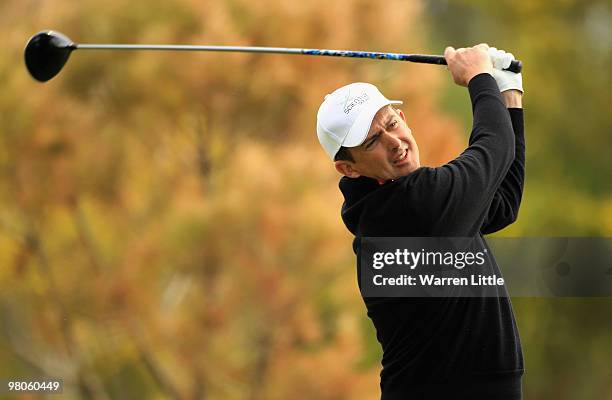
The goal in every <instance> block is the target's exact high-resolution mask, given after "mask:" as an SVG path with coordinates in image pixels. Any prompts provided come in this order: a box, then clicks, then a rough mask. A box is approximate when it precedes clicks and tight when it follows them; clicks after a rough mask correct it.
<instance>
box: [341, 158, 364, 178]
mask: <svg viewBox="0 0 612 400" xmlns="http://www.w3.org/2000/svg"><path fill="white" fill-rule="evenodd" d="M334 166H335V167H336V171H338V172H340V173H341V174H342V175H344V176H347V177H349V178H359V177H360V176H361V174H360V173H359V172H357V171H356V170H355V169H354V168H353V163H352V162H350V161H334Z"/></svg>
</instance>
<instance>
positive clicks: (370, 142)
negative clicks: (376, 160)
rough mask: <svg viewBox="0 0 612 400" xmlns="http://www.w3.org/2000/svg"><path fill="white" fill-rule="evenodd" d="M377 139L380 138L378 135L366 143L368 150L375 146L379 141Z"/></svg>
mask: <svg viewBox="0 0 612 400" xmlns="http://www.w3.org/2000/svg"><path fill="white" fill-rule="evenodd" d="M377 140H378V136H376V137H374V138H373V139H372V140H370V141H369V142H368V144H366V147H365V148H366V150H369V149H371V148H372V147H373V146H374V145H375V144H376V141H377Z"/></svg>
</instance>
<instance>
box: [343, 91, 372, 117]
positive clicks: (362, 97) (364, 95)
mask: <svg viewBox="0 0 612 400" xmlns="http://www.w3.org/2000/svg"><path fill="white" fill-rule="evenodd" d="M369 99H370V96H368V94H367V93H366V92H363V93H362V94H360V95H359V96H355V97H354V98H353V100H352V101H351V102H350V103H348V104H347V105H346V106H344V113H345V114H348V113H350V112H351V110H352V109H353V108H355V106H357V105H360V104H363V103H365V102H366V101H368V100H369ZM347 101H348V99H347Z"/></svg>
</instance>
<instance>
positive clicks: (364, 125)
mask: <svg viewBox="0 0 612 400" xmlns="http://www.w3.org/2000/svg"><path fill="white" fill-rule="evenodd" d="M389 104H404V103H403V102H402V101H399V100H387V99H384V100H382V101H380V102H378V103H377V104H373V105H372V106H370V107H368V109H367V110H364V111H362V112H361V114H360V115H359V117H357V119H356V120H355V123H354V124H353V126H352V127H351V130H350V131H349V133H348V135H346V137H345V138H344V140H343V141H342V143H341V145H342V146H344V147H356V146H359V145H361V144H362V143H363V142H364V141H365V140H366V138H367V137H368V132H369V131H370V127H371V126H372V121H374V116H376V113H377V112H378V111H380V109H381V108H383V107H385V106H388V105H389Z"/></svg>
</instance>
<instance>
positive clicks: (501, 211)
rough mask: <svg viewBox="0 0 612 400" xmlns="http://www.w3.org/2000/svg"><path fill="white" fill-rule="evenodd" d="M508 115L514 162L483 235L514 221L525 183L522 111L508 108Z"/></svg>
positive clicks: (497, 192)
mask: <svg viewBox="0 0 612 400" xmlns="http://www.w3.org/2000/svg"><path fill="white" fill-rule="evenodd" d="M508 113H509V114H510V119H511V120H512V127H513V129H514V138H515V140H514V142H515V150H514V154H515V156H514V161H513V162H512V164H511V165H510V169H509V170H508V172H507V173H506V176H505V177H504V180H503V181H502V183H501V185H500V186H499V188H498V189H497V191H496V192H495V195H494V196H493V200H492V202H491V205H490V206H489V211H488V213H487V216H486V218H485V220H484V222H483V225H482V228H481V232H482V233H483V234H488V233H493V232H497V231H499V230H501V229H503V228H505V227H506V226H508V225H510V224H511V223H513V222H514V221H516V218H517V217H518V212H519V207H520V205H521V199H522V196H523V185H524V181H525V135H524V123H523V110H522V109H521V108H510V109H508Z"/></svg>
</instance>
